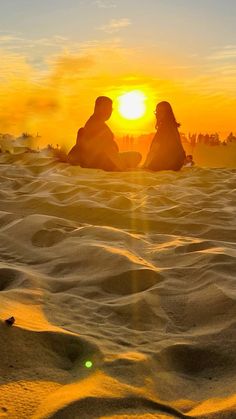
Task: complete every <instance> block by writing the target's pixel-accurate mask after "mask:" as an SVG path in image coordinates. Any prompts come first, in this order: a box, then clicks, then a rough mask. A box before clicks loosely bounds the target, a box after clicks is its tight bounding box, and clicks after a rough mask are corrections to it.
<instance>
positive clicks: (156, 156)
mask: <svg viewBox="0 0 236 419" xmlns="http://www.w3.org/2000/svg"><path fill="white" fill-rule="evenodd" d="M155 114H156V129H157V132H156V134H155V137H154V138H153V140H152V143H151V146H150V150H149V153H148V155H147V158H146V161H145V163H144V165H143V168H144V169H150V170H154V171H159V170H180V169H181V167H182V166H183V164H184V161H185V156H186V155H185V151H184V149H183V146H182V143H181V139H180V134H179V131H178V127H179V124H178V123H177V122H176V120H175V116H174V113H173V110H172V108H171V106H170V104H169V103H168V102H160V103H159V104H158V105H157V107H156V112H155Z"/></svg>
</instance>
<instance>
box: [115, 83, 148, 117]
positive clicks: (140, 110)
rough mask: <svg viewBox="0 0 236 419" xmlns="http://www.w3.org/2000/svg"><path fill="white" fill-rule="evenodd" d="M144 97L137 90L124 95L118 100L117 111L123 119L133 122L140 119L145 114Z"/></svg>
mask: <svg viewBox="0 0 236 419" xmlns="http://www.w3.org/2000/svg"><path fill="white" fill-rule="evenodd" d="M146 99H147V98H146V96H145V94H144V93H143V92H141V91H139V90H133V91H132V92H128V93H125V94H123V95H121V96H119V98H118V110H119V113H120V115H121V116H122V117H123V118H126V119H129V120H133V119H139V118H142V116H143V115H144V114H145V112H146V103H145V101H146Z"/></svg>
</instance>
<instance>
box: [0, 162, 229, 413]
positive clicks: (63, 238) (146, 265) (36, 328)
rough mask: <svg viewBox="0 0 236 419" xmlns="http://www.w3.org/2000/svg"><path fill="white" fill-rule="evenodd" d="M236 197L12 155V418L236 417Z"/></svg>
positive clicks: (6, 380) (204, 179)
mask: <svg viewBox="0 0 236 419" xmlns="http://www.w3.org/2000/svg"><path fill="white" fill-rule="evenodd" d="M235 188H236V170H233V169H203V168H197V167H196V168H193V169H185V170H182V171H181V172H180V173H172V172H169V173H168V172H163V173H157V174H155V173H151V172H141V171H136V172H129V173H123V174H120V173H113V174H112V173H110V174H109V173H104V172H102V171H96V170H90V171H89V170H84V169H80V168H78V167H69V166H67V165H66V164H56V163H55V162H53V161H52V159H50V158H48V157H40V156H39V155H37V154H32V155H31V154H27V155H22V156H21V155H18V156H10V155H9V156H1V157H0V198H1V199H0V258H1V259H0V317H1V324H0V334H1V339H0V353H1V362H0V380H1V387H0V417H8V418H12V419H14V418H19V419H26V418H35V419H43V418H58V419H64V418H69V419H73V418H80V419H92V418H103V419H105V418H110V419H111V418H112V419H118V418H119V419H120V418H122V419H125V418H130V419H134V418H135V419H141V418H142V419H151V418H162V419H163V418H177V417H180V418H214V419H220V418H227V419H228V418H235V415H236V413H235V412H236V378H235V377H236V363H235V359H236V302H235V300H236V287H235V272H236V263H235V257H236V245H235V241H236V207H235V204H236V189H235ZM10 316H14V317H15V319H16V322H15V324H14V325H13V326H12V327H8V326H7V325H6V324H5V323H4V319H6V318H8V317H10ZM87 361H90V362H91V363H92V367H91V368H86V366H85V363H86V362H87ZM88 366H90V365H88Z"/></svg>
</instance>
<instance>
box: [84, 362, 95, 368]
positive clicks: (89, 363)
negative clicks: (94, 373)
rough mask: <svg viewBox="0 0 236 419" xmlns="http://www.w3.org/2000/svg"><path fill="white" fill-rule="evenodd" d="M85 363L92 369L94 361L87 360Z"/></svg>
mask: <svg viewBox="0 0 236 419" xmlns="http://www.w3.org/2000/svg"><path fill="white" fill-rule="evenodd" d="M84 365H85V367H86V368H88V369H90V368H92V366H93V363H92V361H86V362H85V364H84Z"/></svg>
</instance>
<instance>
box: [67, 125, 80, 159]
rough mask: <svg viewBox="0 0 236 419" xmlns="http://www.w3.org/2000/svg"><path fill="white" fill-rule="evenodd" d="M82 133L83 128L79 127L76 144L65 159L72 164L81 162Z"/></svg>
mask: <svg viewBox="0 0 236 419" xmlns="http://www.w3.org/2000/svg"><path fill="white" fill-rule="evenodd" d="M83 133H84V128H80V129H79V130H78V133H77V137H76V144H75V145H74V147H72V149H71V150H70V152H69V153H68V156H67V161H68V163H70V164H72V165H80V164H81V163H82V157H81V145H80V140H81V139H82V137H83Z"/></svg>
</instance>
